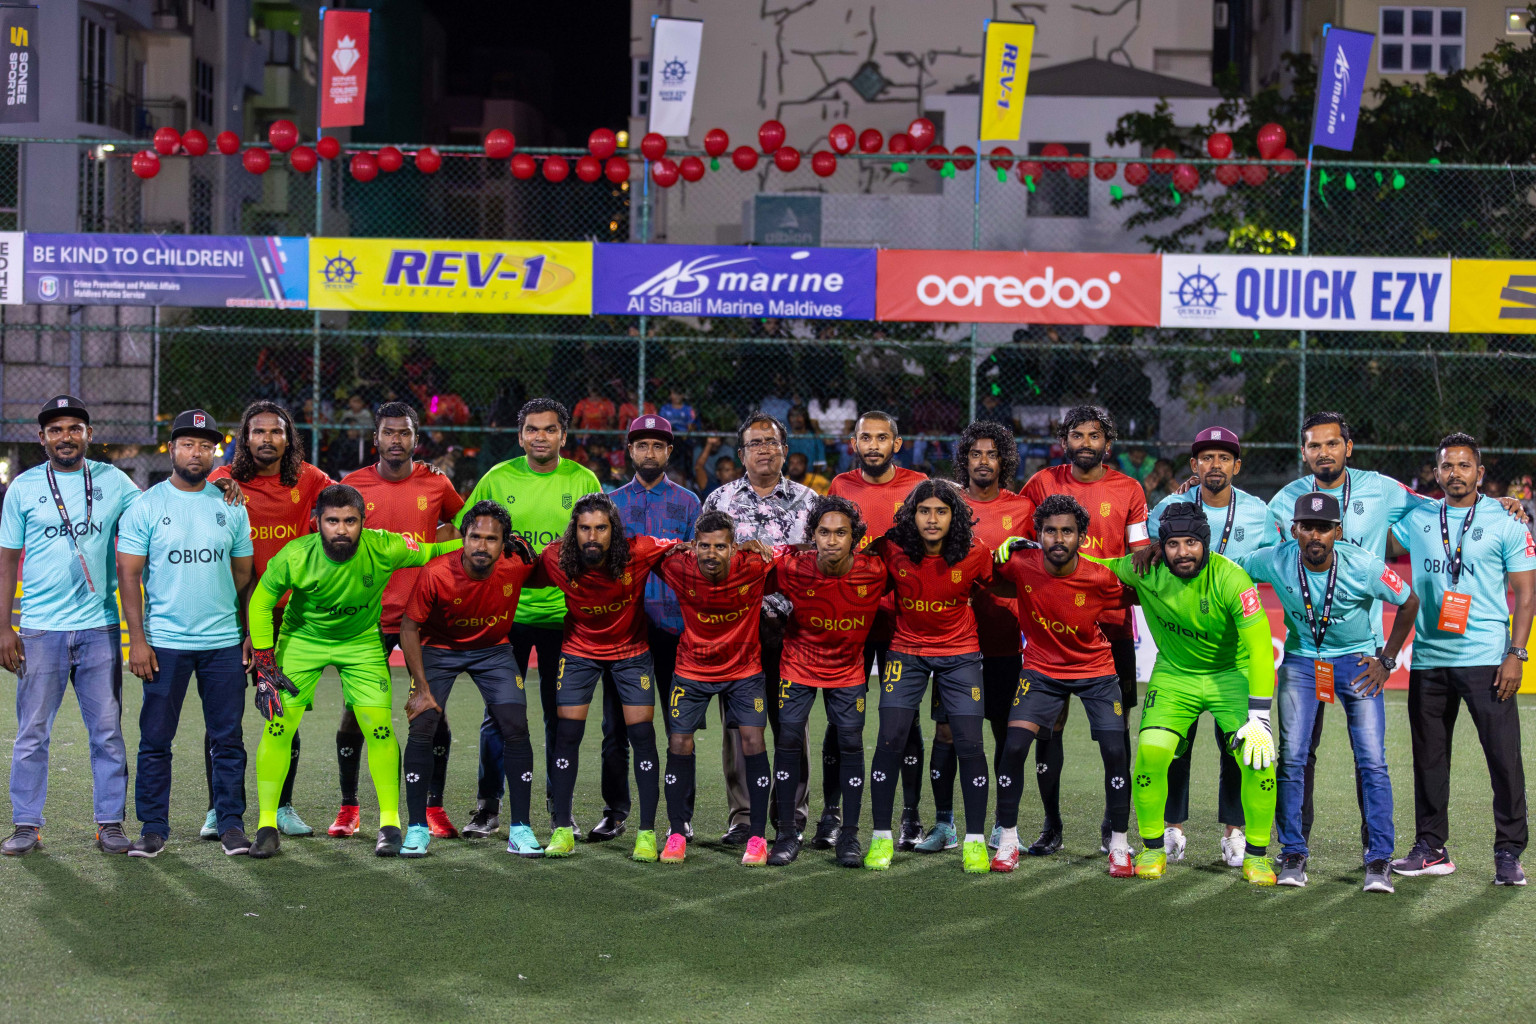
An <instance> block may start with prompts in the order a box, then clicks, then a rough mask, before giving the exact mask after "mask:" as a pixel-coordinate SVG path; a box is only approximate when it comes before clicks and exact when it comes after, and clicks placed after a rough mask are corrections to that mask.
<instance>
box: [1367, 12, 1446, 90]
mask: <svg viewBox="0 0 1536 1024" xmlns="http://www.w3.org/2000/svg"><path fill="white" fill-rule="evenodd" d="M1466 22H1467V12H1466V8H1464V7H1383V8H1381V44H1380V46H1381V48H1380V50H1379V51H1378V56H1377V64H1376V66H1377V68H1378V70H1380V71H1382V72H1383V73H1398V74H1402V73H1407V74H1411V75H1424V74H1429V73H1430V72H1436V73H1438V74H1442V75H1446V74H1450V73H1451V72H1452V71H1460V70H1461V69H1462V68H1463V67H1464V66H1465V65H1466V53H1467V26H1466Z"/></svg>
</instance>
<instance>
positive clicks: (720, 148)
mask: <svg viewBox="0 0 1536 1024" xmlns="http://www.w3.org/2000/svg"><path fill="white" fill-rule="evenodd" d="M729 148H731V137H730V135H729V134H727V133H726V130H725V129H724V128H711V129H710V130H709V131H707V132H705V133H704V152H706V153H708V154H709V155H710V156H715V157H717V156H719V155H720V154H721V153H724V152H725V151H726V150H727V149H729Z"/></svg>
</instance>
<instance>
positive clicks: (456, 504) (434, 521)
mask: <svg viewBox="0 0 1536 1024" xmlns="http://www.w3.org/2000/svg"><path fill="white" fill-rule="evenodd" d="M417 429H418V421H417V419H416V410H414V409H412V408H411V407H410V406H409V405H406V404H405V403H404V402H386V403H385V404H383V405H381V406H379V411H378V414H377V420H376V425H375V427H374V434H373V443H374V446H375V447H376V448H377V449H378V453H379V461H378V462H377V463H376V464H374V465H372V466H364V467H363V468H362V469H358V470H354V471H353V472H351V473H348V474H347V475H346V477H345V478H343V480H342V483H344V484H346V485H348V486H349V487H355V488H357V492H358V493H359V494H361V495H362V496H363V501H364V503H365V508H366V512H365V514H364V517H363V526H364V527H366V528H367V529H370V530H388V531H389V532H390V533H398V534H400V535H401V536H403V537H410V538H411V539H412V540H414V541H416V543H418V544H425V543H426V542H427V541H429V540H439V541H442V540H452V539H453V538H455V537H457V536H458V535H459V531H458V530H457V529H455V528H454V526H453V519H454V516H456V515H457V514H458V512H459V510H460V509H461V508H463V507H464V499H463V498H461V497H459V492H458V491H455V490H454V489H453V481H452V480H450V479H449V478H448V477H447V476H445V475H444V474H442V473H440V472H438V471H436V470H435V469H433V468H432V467H431V466H430V465H428V464H427V463H425V462H417V461H416V460H415V459H413V458H412V457H411V453H412V452H414V451H415V450H416V432H417ZM419 572H420V570H417V569H401V570H400V571H399V572H397V573H395V574H394V575H393V576H391V577H390V579H389V586H387V587H385V588H384V614H383V618H381V619H380V621H379V629H380V631H381V632H382V633H383V640H384V655H385V657H388V656H389V653H390V652H391V651H393V650H394V649H395V648H396V647H398V646H399V645H400V618H401V616H402V615H403V614H404V612H405V603H406V601H407V600H409V599H410V596H411V591H412V590H413V589H415V586H416V577H417V575H418V574H419ZM452 745H453V734H452V733H451V732H449V730H448V716H447V714H446V713H444V714H443V715H441V716H439V718H438V723H437V734H436V735H435V736H433V737H432V756H433V758H434V761H433V764H432V782H431V786H430V790H429V793H428V796H427V812H426V813H427V825H428V827H429V828H430V829H431V830H432V835H433V836H434V837H436V838H438V839H453V838H456V837H457V836H458V834H459V830H458V829H456V828H454V827H453V822H452V821H450V820H448V812H447V811H445V810H444V809H443V784H444V781H445V780H446V778H447V775H448V752H449V750H450V748H451V747H452ZM362 760H363V730H362V729H361V728H360V727H359V726H358V724H357V716H356V715H354V714H353V713H352V710H351V709H350V708H346V707H343V708H342V709H341V724H340V725H338V726H337V728H336V763H337V765H338V766H339V767H340V770H341V809H340V810H339V811H337V813H336V820H335V821H334V822H332V823H331V827H330V828H329V829H327V830H326V831H327V832H328V833H329V834H331V835H333V836H349V835H351V834H352V833H354V832H356V831H357V826H358V821H359V813H358V806H357V774H358V771H359V769H360V768H361V767H362Z"/></svg>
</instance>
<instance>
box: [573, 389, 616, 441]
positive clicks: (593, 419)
mask: <svg viewBox="0 0 1536 1024" xmlns="http://www.w3.org/2000/svg"><path fill="white" fill-rule="evenodd" d="M617 427H618V411H617V410H616V409H614V407H613V402H611V401H609V399H608V398H607V397H605V396H604V395H603V392H602V389H601V388H599V387H598V384H597V381H595V380H590V381H588V382H587V397H585V398H583V399H582V400H581V401H579V402H577V403H576V407H575V408H574V409H572V410H571V429H572V430H576V431H581V430H615V429H617Z"/></svg>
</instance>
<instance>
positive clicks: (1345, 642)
mask: <svg viewBox="0 0 1536 1024" xmlns="http://www.w3.org/2000/svg"><path fill="white" fill-rule="evenodd" d="M1340 518H1341V515H1340V509H1339V502H1338V499H1337V498H1335V497H1334V496H1333V495H1331V494H1325V493H1323V492H1321V491H1313V492H1312V493H1310V494H1303V495H1302V496H1301V497H1299V498H1297V499H1296V503H1295V506H1294V508H1293V510H1292V515H1291V536H1292V537H1294V538H1295V539H1294V540H1290V541H1287V542H1286V543H1284V544H1281V545H1279V546H1278V547H1269V548H1265V549H1263V550H1261V551H1256V552H1253V553H1251V554H1248V555H1245V556H1242V557H1239V558H1238V559H1237V563H1238V564H1239V565H1241V566H1242V567H1243V569H1244V570H1245V571H1246V572H1247V573H1248V575H1249V576H1251V577H1253V579H1254V581H1255V582H1263V583H1268V584H1269V585H1270V586H1272V587H1273V588H1274V590H1275V596H1276V597H1277V598H1278V599H1279V601H1280V606H1281V608H1282V609H1283V610H1284V612H1285V620H1286V623H1285V624H1286V636H1285V660H1284V661H1283V662H1282V663H1281V665H1280V673H1279V679H1278V684H1277V691H1278V692H1277V693H1276V698H1277V700H1276V705H1277V707H1278V709H1279V712H1280V769H1279V772H1278V783H1279V792H1278V794H1277V796H1278V799H1277V807H1276V824H1277V825H1278V828H1279V833H1280V844H1281V856H1280V873H1279V880H1278V884H1280V885H1290V886H1297V887H1300V886H1304V885H1306V884H1307V870H1306V868H1307V853H1308V851H1307V840H1306V837H1305V836H1304V835H1303V834H1302V829H1301V803H1302V797H1303V795H1304V789H1305V774H1306V763H1307V753H1308V749H1307V748H1308V745H1309V741H1310V738H1311V735H1312V721H1313V719H1314V717H1316V715H1317V709H1318V708H1320V707H1322V706H1323V705H1324V703H1332V702H1333V701H1334V700H1335V699H1338V700H1339V701H1341V702H1342V703H1343V705H1344V714H1345V717H1346V718H1347V719H1348V722H1349V742H1350V746H1351V748H1352V749H1353V750H1354V755H1355V770H1356V773H1357V775H1358V776H1359V779H1360V787H1361V800H1362V803H1363V809H1364V812H1365V823H1366V849H1365V851H1364V858H1365V891H1366V892H1391V891H1392V870H1391V866H1390V863H1389V862H1390V861H1391V859H1392V848H1393V846H1394V845H1395V844H1396V833H1395V831H1394V830H1393V826H1392V779H1391V777H1390V776H1389V775H1388V774H1387V751H1386V721H1387V716H1386V704H1385V702H1384V701H1383V699H1382V695H1381V691H1382V687H1383V686H1384V685H1385V684H1386V681H1387V676H1388V675H1389V674H1390V673H1391V671H1392V669H1393V668H1394V667H1396V658H1397V654H1398V652H1399V651H1400V650H1402V646H1403V643H1404V641H1406V640H1407V639H1408V630H1409V629H1410V628H1411V627H1412V625H1413V620H1414V616H1415V615H1416V614H1417V612H1418V610H1419V599H1418V597H1417V596H1416V595H1414V594H1413V593H1412V592H1411V591H1410V590H1409V589H1408V584H1407V583H1405V582H1404V581H1403V580H1402V578H1401V577H1399V576H1398V575H1397V573H1395V572H1393V571H1392V570H1391V569H1389V568H1388V567H1387V564H1386V562H1384V561H1382V560H1381V559H1380V558H1379V557H1377V556H1376V555H1374V554H1372V553H1371V552H1369V551H1367V550H1365V549H1364V548H1359V547H1356V546H1355V545H1353V544H1339V543H1338V541H1339V539H1340V537H1341V536H1342V535H1343V531H1342V529H1341V528H1340V526H1339V520H1340ZM1500 518H1503V516H1502V515H1501V516H1500ZM1378 601H1388V602H1391V603H1392V604H1394V605H1398V606H1399V610H1398V613H1397V618H1396V620H1395V621H1394V622H1393V624H1392V635H1391V636H1390V637H1389V638H1387V640H1386V642H1385V643H1383V642H1382V638H1381V634H1380V632H1379V631H1378V630H1377V629H1376V622H1375V620H1376V614H1375V612H1376V603H1377V602H1378Z"/></svg>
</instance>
